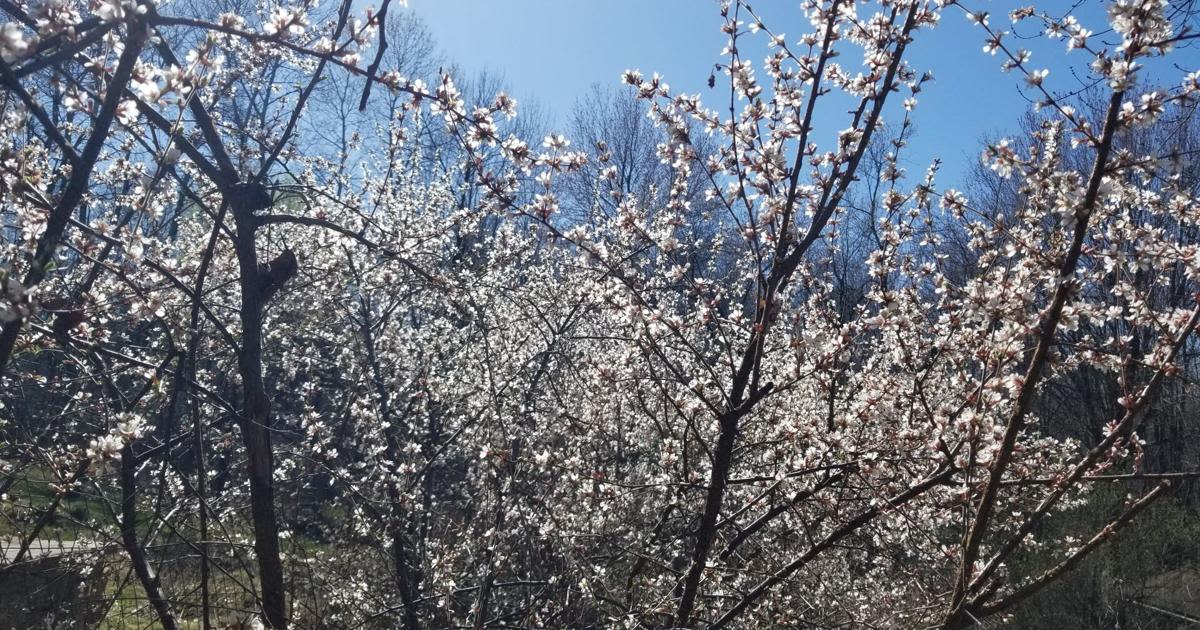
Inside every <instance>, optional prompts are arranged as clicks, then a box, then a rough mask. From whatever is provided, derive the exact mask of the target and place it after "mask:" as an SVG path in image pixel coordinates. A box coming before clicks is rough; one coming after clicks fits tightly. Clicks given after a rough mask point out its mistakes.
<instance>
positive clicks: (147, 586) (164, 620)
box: [121, 445, 179, 630]
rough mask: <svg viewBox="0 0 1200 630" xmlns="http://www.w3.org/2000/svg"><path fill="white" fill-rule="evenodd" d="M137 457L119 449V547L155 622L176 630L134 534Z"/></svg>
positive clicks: (135, 532)
mask: <svg viewBox="0 0 1200 630" xmlns="http://www.w3.org/2000/svg"><path fill="white" fill-rule="evenodd" d="M136 474H137V459H136V458H135V457H134V456H133V447H132V446H131V445H126V446H125V448H124V449H123V450H122V452H121V546H123V547H124V548H125V553H126V554H128V555H129V561H130V562H131V563H132V564H133V571H134V573H136V574H137V578H138V581H139V582H141V583H142V588H143V589H144V590H145V591H146V598H147V599H149V600H150V605H151V606H153V607H154V612H155V614H157V615H158V622H159V623H160V624H162V627H163V630H178V628H179V626H178V625H177V624H176V623H175V615H174V614H173V613H172V612H171V606H170V604H168V602H167V599H166V598H165V597H164V596H163V594H162V585H161V584H160V583H159V580H158V575H156V574H155V573H154V567H152V566H150V561H149V559H147V558H146V550H145V549H143V548H142V545H141V543H140V542H138V537H137V478H136Z"/></svg>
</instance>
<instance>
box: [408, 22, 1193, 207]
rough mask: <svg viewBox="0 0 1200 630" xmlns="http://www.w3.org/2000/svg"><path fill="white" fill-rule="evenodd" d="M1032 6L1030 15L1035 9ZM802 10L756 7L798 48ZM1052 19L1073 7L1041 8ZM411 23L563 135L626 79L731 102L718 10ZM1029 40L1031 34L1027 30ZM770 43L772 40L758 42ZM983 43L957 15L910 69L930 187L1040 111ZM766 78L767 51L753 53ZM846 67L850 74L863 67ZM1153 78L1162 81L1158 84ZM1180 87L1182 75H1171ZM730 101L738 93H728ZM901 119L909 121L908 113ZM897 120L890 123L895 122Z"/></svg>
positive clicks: (927, 38)
mask: <svg viewBox="0 0 1200 630" xmlns="http://www.w3.org/2000/svg"><path fill="white" fill-rule="evenodd" d="M1027 2H1028V0H1026V2H1021V3H1019V4H1021V5H1024V4H1027ZM799 4H800V3H799V2H797V1H786V2H784V1H778V2H776V1H771V0H766V1H761V2H755V3H753V6H755V8H756V10H759V11H760V13H761V14H762V15H763V17H764V21H765V22H766V23H767V24H768V26H769V27H770V28H771V29H772V30H773V31H776V32H780V31H782V32H784V33H786V34H787V35H789V36H794V37H789V41H792V40H794V39H795V37H798V36H799V35H800V34H801V33H803V32H804V31H806V30H807V28H806V27H807V23H806V21H805V20H804V18H803V16H802V15H801V14H800V12H799V11H798V9H797V7H798V6H799ZM1041 5H1042V6H1043V7H1047V8H1049V9H1050V10H1053V9H1054V7H1055V6H1056V5H1062V6H1063V7H1064V8H1065V7H1067V6H1069V3H1067V2H1064V1H1061V0H1060V1H1058V2H1055V1H1051V2H1043V3H1041ZM969 6H971V7H972V8H973V9H976V10H979V9H982V10H987V11H989V12H991V13H992V14H993V16H994V17H993V19H992V25H993V26H994V27H995V26H1004V25H1006V24H1007V17H1006V16H1007V14H1008V12H1009V11H1010V10H1011V9H1013V8H1015V7H1016V6H1018V3H1017V2H998V1H997V2H990V1H987V0H977V1H975V2H970V4H969ZM408 10H409V11H413V12H415V13H416V14H417V15H419V16H420V17H421V18H423V19H424V20H425V22H426V23H427V24H428V26H429V28H430V30H431V32H432V33H433V36H434V38H435V39H436V41H437V44H438V46H439V48H440V49H441V50H442V52H443V53H444V55H445V57H446V58H447V59H448V60H449V61H452V62H454V63H456V64H458V65H460V66H462V67H463V68H464V69H465V70H467V71H468V72H469V73H473V72H478V71H482V70H485V69H486V70H488V71H489V72H494V73H499V74H501V75H503V77H504V78H505V79H506V80H507V83H508V84H509V85H510V86H511V89H512V93H513V95H514V96H516V97H517V98H518V99H519V100H522V101H524V102H529V101H533V102H536V103H538V104H539V105H540V106H542V107H543V109H544V110H545V111H546V113H547V114H548V116H549V118H550V120H551V122H552V123H555V126H556V127H558V128H564V127H565V123H566V121H567V120H568V119H569V114H570V111H571V108H572V107H573V106H574V105H575V103H576V102H577V101H578V100H579V99H581V98H584V97H586V95H587V94H588V92H589V90H590V87H591V86H592V85H594V84H602V85H609V86H613V87H618V86H619V77H620V74H621V72H622V71H624V70H625V69H627V68H637V69H640V70H642V71H643V72H645V73H646V74H649V73H651V72H658V73H659V74H662V75H663V76H664V77H666V79H667V82H668V83H670V85H671V86H672V89H674V90H682V91H686V92H688V93H699V94H700V95H701V97H702V98H703V99H705V100H706V101H707V102H708V104H709V106H710V107H716V106H717V105H718V104H719V103H720V102H721V101H722V100H723V99H724V98H726V96H724V95H727V94H728V92H727V91H726V92H724V94H721V93H719V92H720V90H721V84H720V83H719V82H718V86H717V89H716V90H710V89H709V88H708V87H707V85H706V81H707V79H708V76H709V73H710V72H711V70H712V66H713V63H714V62H717V61H719V60H720V58H719V53H720V51H721V49H722V48H723V47H724V45H725V43H726V37H725V36H724V35H723V34H722V33H721V32H720V25H721V18H720V15H719V13H718V9H717V4H716V2H710V1H708V0H506V1H503V2H496V1H491V0H411V2H410V3H409V9H408ZM1076 15H1077V16H1078V17H1079V18H1080V20H1081V22H1083V23H1084V25H1085V26H1087V27H1088V28H1090V29H1091V30H1093V31H1096V32H1097V33H1102V31H1104V30H1105V28H1106V27H1107V24H1106V23H1105V20H1104V6H1103V3H1101V2H1099V1H1098V0H1092V1H1091V2H1085V3H1084V7H1083V9H1081V10H1080V11H1077V13H1076ZM1026 30H1028V29H1026ZM754 37H757V38H759V39H760V40H762V39H764V37H763V36H762V35H758V36H754ZM983 40H984V34H983V32H982V31H981V30H979V28H978V27H976V26H973V25H971V24H969V23H968V22H967V20H966V19H965V17H964V16H963V14H962V11H961V10H958V9H954V8H951V9H949V10H947V11H946V13H945V14H944V17H943V20H942V24H941V25H939V26H938V28H937V29H935V30H934V31H931V32H924V33H921V36H920V37H919V38H918V39H917V40H916V42H915V44H914V46H913V48H912V49H911V54H910V55H909V56H908V59H909V60H910V62H911V63H912V64H913V66H914V68H916V69H917V70H931V71H932V72H933V74H934V77H935V80H934V82H933V83H931V84H927V87H926V89H925V90H924V91H923V92H922V94H921V95H920V96H919V101H920V104H919V105H918V108H917V111H916V113H915V116H914V120H915V122H916V126H917V136H916V138H915V139H914V141H913V143H912V144H911V146H910V149H909V153H908V155H907V157H908V159H907V160H905V161H906V162H907V166H908V169H909V174H910V177H920V176H921V174H922V173H923V172H924V170H925V167H926V166H927V165H928V163H929V162H930V160H932V159H933V158H934V157H941V158H942V160H943V162H944V167H943V169H942V176H941V177H940V178H939V180H940V182H941V183H942V184H943V185H954V183H955V182H956V181H957V180H958V179H959V178H960V177H961V176H962V174H963V173H965V172H966V169H967V168H968V167H969V163H970V162H971V161H974V160H977V159H978V156H979V153H980V141H981V140H982V139H983V138H984V137H987V136H991V137H996V136H1000V135H1004V134H1005V133H1006V132H1007V133H1011V132H1012V131H1013V130H1014V129H1015V126H1016V123H1017V120H1018V119H1019V118H1020V116H1021V115H1022V114H1023V113H1024V112H1026V111H1029V109H1030V104H1029V101H1028V100H1027V99H1026V98H1025V97H1024V96H1022V94H1021V92H1020V88H1022V87H1023V82H1022V81H1021V78H1020V77H1019V76H1016V75H1013V74H1005V73H1002V72H1001V71H1000V62H1001V60H1002V59H1001V58H1000V57H999V56H996V57H993V56H991V55H987V54H985V53H984V52H983V51H982V45H983ZM1020 44H1021V45H1024V46H1026V47H1028V48H1030V49H1031V50H1033V52H1034V58H1033V63H1032V65H1033V66H1034V67H1041V68H1048V69H1050V76H1049V77H1048V79H1047V85H1049V86H1051V87H1052V88H1053V89H1055V90H1058V91H1069V90H1073V89H1076V88H1078V87H1079V86H1080V78H1079V76H1078V75H1077V74H1075V73H1073V70H1074V71H1076V72H1077V71H1078V69H1079V68H1080V67H1082V66H1084V65H1086V63H1087V61H1088V60H1087V59H1086V58H1085V57H1084V55H1083V54H1082V53H1080V52H1078V51H1077V52H1074V53H1072V54H1070V55H1068V54H1066V47H1065V44H1064V43H1063V42H1061V41H1058V42H1045V41H1040V42H1039V41H1029V42H1026V41H1022V42H1021V43H1020ZM753 50H754V51H755V52H754V53H753V56H752V57H751V58H753V59H755V61H756V69H757V68H759V67H760V66H761V63H758V62H761V59H762V58H763V57H765V56H766V53H765V48H762V49H761V50H762V51H763V52H761V53H760V52H757V51H759V50H760V49H758V48H755V49H753ZM840 61H841V62H842V63H843V64H844V65H845V66H846V67H847V68H848V69H850V70H854V71H857V70H858V69H859V65H858V64H859V60H858V59H851V58H850V57H849V56H847V57H844V58H842V59H840ZM1174 61H1175V62H1176V63H1182V65H1184V66H1185V67H1188V68H1190V69H1195V68H1196V67H1197V66H1200V63H1197V62H1198V61H1200V55H1197V54H1196V51H1195V50H1189V51H1184V52H1183V53H1182V54H1178V55H1176V56H1175V59H1174ZM1148 76H1151V77H1152V76H1155V75H1154V73H1148ZM1163 76H1164V77H1166V78H1167V79H1169V81H1170V82H1171V83H1174V82H1175V81H1176V78H1175V77H1178V76H1181V75H1180V73H1179V72H1177V71H1175V72H1171V73H1170V74H1164V75H1163ZM726 89H727V88H726ZM900 100H902V99H896V103H894V105H895V108H892V110H891V112H890V114H891V119H897V118H898V112H899V110H898V107H899V101H900ZM839 109H840V110H844V109H845V108H844V107H841V108H838V107H827V108H826V111H824V112H822V115H821V116H820V117H819V118H818V120H817V123H818V130H819V131H821V132H823V134H825V136H826V137H827V138H832V137H833V135H834V134H836V133H837V131H838V130H840V129H842V128H844V127H846V126H847V125H846V124H845V120H846V118H845V116H844V115H842V113H843V112H842V111H838V110H839ZM885 117H886V115H885Z"/></svg>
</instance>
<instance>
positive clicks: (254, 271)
mask: <svg viewBox="0 0 1200 630" xmlns="http://www.w3.org/2000/svg"><path fill="white" fill-rule="evenodd" d="M232 192H233V194H234V197H233V198H231V199H229V200H228V201H229V203H230V205H231V207H232V208H233V216H234V222H235V224H236V228H237V235H236V237H235V240H234V249H235V251H236V253H237V259H238V268H239V271H240V272H241V279H240V283H241V294H242V307H241V313H240V315H241V321H242V347H241V349H240V352H239V353H238V372H239V373H240V375H241V378H242V391H243V409H242V440H243V442H244V444H245V447H246V472H247V475H248V476H249V478H250V516H251V520H252V521H253V523H254V552H255V555H256V556H257V557H258V570H259V582H260V583H261V585H262V607H263V610H262V614H263V621H264V622H265V623H266V624H267V627H269V628H272V629H274V630H285V629H286V628H287V602H286V597H285V593H284V583H283V563H282V561H281V559H280V551H279V524H278V522H277V521H276V514H275V487H274V481H273V474H274V471H275V461H274V454H273V453H272V451H271V401H270V399H269V398H267V392H266V386H265V384H264V383H263V365H262V353H263V349H262V337H263V330H262V328H263V327H262V313H263V300H262V297H263V296H262V291H261V287H260V277H259V276H260V274H259V270H258V253H257V251H256V250H255V242H254V240H255V239H254V234H255V229H256V227H257V226H256V220H255V218H254V214H253V212H254V211H255V210H256V209H259V208H260V207H262V205H261V203H262V199H261V198H260V197H261V195H265V194H266V191H265V190H261V189H259V191H247V190H234V191H232ZM256 192H261V195H259V194H255V193H256ZM256 202H258V203H256ZM268 203H269V202H268Z"/></svg>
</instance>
